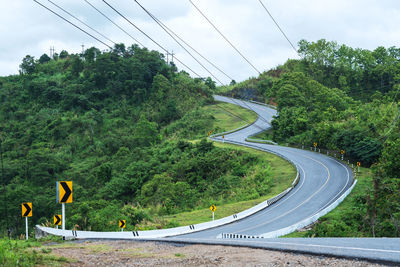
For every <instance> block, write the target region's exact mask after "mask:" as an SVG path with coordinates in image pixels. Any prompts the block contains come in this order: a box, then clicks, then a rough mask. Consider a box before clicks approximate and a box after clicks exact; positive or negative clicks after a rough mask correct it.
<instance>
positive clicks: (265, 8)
mask: <svg viewBox="0 0 400 267" xmlns="http://www.w3.org/2000/svg"><path fill="white" fill-rule="evenodd" d="M258 1H259V2H260V4H261V5H262V6H263V8H264V10H265V11H266V12H267V13H268V15H269V17H270V18H271V19H272V21H273V22H274V23H275V25H276V27H278V29H279V31H280V32H281V33H282V34H283V36H284V37H285V38H286V40H287V41H288V42H289V44H290V46H291V47H292V48H293V50H294V51H295V52H296V54H297V55H298V56H300V55H299V52H298V51H297V49H296V48H295V46H294V45H293V43H292V42H291V41H290V40H289V38H288V37H287V35H286V34H285V32H284V31H283V30H282V28H281V27H280V26H279V24H278V22H277V21H276V20H275V19H274V17H273V16H272V14H271V12H269V10H268V8H267V7H266V6H265V5H264V4H263V2H262V1H261V0H258ZM300 58H301V57H300Z"/></svg>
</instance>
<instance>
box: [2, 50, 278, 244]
mask: <svg viewBox="0 0 400 267" xmlns="http://www.w3.org/2000/svg"><path fill="white" fill-rule="evenodd" d="M213 89H215V84H214V82H213V81H212V80H211V79H209V78H207V79H192V78H191V77H190V76H189V75H188V74H187V73H186V72H184V71H178V70H177V68H176V66H175V65H174V64H173V63H169V64H167V63H166V62H165V60H164V57H163V55H162V54H160V53H158V52H156V51H149V50H147V49H145V48H139V47H138V46H137V45H133V46H130V47H125V46H124V45H123V44H118V45H116V46H115V47H114V49H113V50H112V51H105V52H102V51H100V50H98V49H97V48H94V47H93V48H90V49H87V50H86V51H85V52H84V54H69V53H68V52H67V51H62V52H61V53H60V54H59V55H57V54H56V55H55V56H54V57H53V58H50V57H49V56H47V55H46V54H44V55H42V56H41V57H40V58H39V59H35V58H33V57H32V56H29V55H28V56H26V57H25V58H24V59H23V61H22V63H21V65H20V74H19V75H13V76H8V77H1V78H0V139H1V155H2V162H3V168H2V170H3V175H2V177H3V180H2V187H1V189H0V190H1V198H0V209H1V214H3V215H4V216H1V217H0V226H1V229H2V231H1V232H2V234H4V233H5V232H6V230H5V229H7V226H8V227H9V228H10V229H11V230H12V233H11V234H12V235H13V236H15V235H16V234H19V233H21V232H23V229H24V223H23V218H22V217H21V206H20V205H21V202H33V214H34V216H33V217H32V218H31V219H30V221H31V223H30V224H31V226H33V225H34V224H37V223H39V224H41V223H46V222H49V221H51V218H52V216H53V215H54V214H58V213H59V212H60V204H56V199H55V197H56V196H55V194H56V188H55V182H56V181H63V180H67V181H68V180H71V181H73V190H74V193H73V199H74V202H73V204H70V205H67V207H66V210H67V218H68V219H67V228H72V227H74V226H76V225H77V226H79V229H81V230H99V231H104V230H112V231H115V230H117V229H118V225H117V222H118V219H120V218H125V219H126V220H127V221H128V222H129V226H128V229H129V228H131V229H132V227H135V224H136V223H138V222H141V221H143V220H149V221H151V220H152V219H153V216H154V215H163V214H173V213H176V212H179V211H187V210H191V209H194V208H197V207H202V208H206V207H209V205H210V204H213V203H215V201H217V200H218V199H224V200H225V201H229V200H231V201H238V200H243V199H249V198H250V199H251V198H254V197H257V196H260V195H262V194H264V193H266V192H267V191H268V185H269V182H270V180H271V175H270V174H269V166H268V165H267V164H266V163H265V162H260V161H259V160H258V158H257V157H255V156H253V155H251V154H250V153H244V152H241V151H237V150H229V149H222V148H218V147H215V146H214V145H213V144H212V143H210V142H208V141H206V139H204V138H205V137H207V132H208V131H209V130H210V129H209V127H210V125H211V124H212V120H213V117H212V116H211V115H210V114H208V113H205V112H202V109H201V107H202V106H204V105H206V104H209V103H212V102H213V98H212V90H213ZM182 138H185V139H182ZM201 138H203V139H201ZM195 139H196V140H195ZM188 140H189V141H188ZM190 140H195V141H190ZM217 166H218V167H217ZM255 169H256V171H255ZM248 173H251V174H252V175H250V176H247V174H248ZM71 205H73V208H72V207H71ZM165 226H166V227H168V226H174V225H173V224H172V225H164V227H165Z"/></svg>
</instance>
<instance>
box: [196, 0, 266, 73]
mask: <svg viewBox="0 0 400 267" xmlns="http://www.w3.org/2000/svg"><path fill="white" fill-rule="evenodd" d="M189 2H190V3H191V4H192V5H193V6H194V7H195V8H196V9H197V11H198V12H199V13H200V14H201V15H202V16H203V17H204V18H205V19H206V20H207V21H208V23H210V25H211V26H212V27H213V28H214V29H215V30H216V31H217V32H218V33H219V34H220V35H221V36H222V38H224V39H225V41H226V42H228V44H230V45H231V47H232V48H233V49H235V51H236V52H237V53H238V54H239V55H240V56H241V57H242V58H243V59H244V60H245V61H246V62H247V63H248V64H249V65H250V66H251V67H253V69H254V70H255V71H257V73H258V74H261V72H260V71H259V70H258V69H257V68H256V67H255V66H254V65H253V64H252V63H251V62H250V60H248V59H247V58H246V57H245V56H244V55H243V54H242V53H241V52H240V51H239V49H237V48H236V47H235V46H234V45H233V44H232V42H231V41H229V40H228V38H227V37H226V36H225V35H224V34H223V33H222V32H221V31H220V30H218V28H217V27H216V26H215V25H214V24H213V23H212V22H211V21H210V20H209V19H208V18H207V17H206V15H204V13H203V12H202V11H201V10H200V9H199V8H198V7H197V6H196V5H195V4H194V3H193V2H192V0H189Z"/></svg>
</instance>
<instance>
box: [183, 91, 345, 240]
mask: <svg viewBox="0 0 400 267" xmlns="http://www.w3.org/2000/svg"><path fill="white" fill-rule="evenodd" d="M215 98H216V100H218V101H224V102H229V103H233V104H238V105H241V106H243V107H245V108H248V109H249V108H251V109H252V110H254V111H255V112H256V113H257V114H258V115H259V118H258V120H257V121H256V122H255V123H254V124H253V125H251V126H249V127H247V128H245V129H243V130H240V131H237V132H234V133H232V134H226V135H225V141H226V142H235V143H236V144H239V145H245V146H249V147H253V148H256V149H259V150H265V151H270V152H273V153H277V154H279V155H282V156H284V157H286V158H288V159H290V160H291V161H292V162H293V163H294V164H295V165H296V166H297V168H298V170H299V172H300V181H299V183H298V185H297V186H296V187H295V188H294V189H293V190H292V191H290V192H289V194H287V195H286V196H284V197H283V198H282V199H281V200H279V201H278V202H276V203H275V204H273V205H272V206H269V207H267V208H266V209H264V210H262V211H260V212H258V213H256V214H254V215H252V216H249V217H247V218H246V219H243V220H240V221H237V222H234V223H231V224H228V225H224V226H220V227H216V228H213V229H210V230H205V231H201V232H196V233H191V234H187V235H185V237H190V238H192V237H193V238H199V237H201V238H213V237H216V236H217V235H219V234H221V233H230V234H245V235H261V234H265V233H268V232H272V231H276V230H279V229H282V228H285V227H289V226H291V225H293V224H295V223H297V222H300V221H302V220H304V219H307V218H309V217H311V216H313V215H314V214H316V213H318V212H319V211H320V210H322V209H323V208H325V207H327V206H328V205H329V204H331V203H332V202H333V201H335V200H336V199H337V198H338V197H340V196H341V194H343V193H344V192H345V191H346V190H347V189H348V188H349V187H350V186H351V185H352V183H353V175H352V171H351V169H350V168H348V167H347V166H345V165H344V164H342V163H340V162H339V161H337V160H335V159H333V158H330V157H327V156H325V155H322V154H320V153H316V152H311V151H305V150H301V149H295V148H290V147H281V146H276V145H268V144H258V143H252V142H246V141H245V139H246V138H247V137H248V136H251V135H254V134H256V133H258V132H260V131H262V130H264V129H265V128H267V127H269V125H268V124H267V123H266V121H269V122H270V121H271V120H272V116H274V115H275V114H276V111H275V110H273V109H271V108H269V107H266V106H261V105H258V104H253V103H250V102H244V101H240V100H232V99H231V98H226V97H220V96H216V97H215ZM214 140H218V141H222V137H216V138H214ZM275 179H279V177H275Z"/></svg>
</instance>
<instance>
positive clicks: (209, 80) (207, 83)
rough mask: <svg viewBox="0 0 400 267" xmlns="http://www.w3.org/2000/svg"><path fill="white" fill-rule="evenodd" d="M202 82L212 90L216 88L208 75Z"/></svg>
mask: <svg viewBox="0 0 400 267" xmlns="http://www.w3.org/2000/svg"><path fill="white" fill-rule="evenodd" d="M204 83H205V84H206V85H207V86H208V87H209V88H210V89H211V90H213V91H214V90H215V89H217V87H216V86H215V82H214V81H213V80H212V79H211V78H210V77H207V79H206V81H205V82H204Z"/></svg>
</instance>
